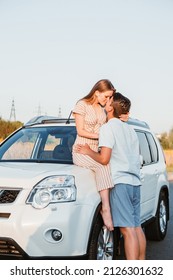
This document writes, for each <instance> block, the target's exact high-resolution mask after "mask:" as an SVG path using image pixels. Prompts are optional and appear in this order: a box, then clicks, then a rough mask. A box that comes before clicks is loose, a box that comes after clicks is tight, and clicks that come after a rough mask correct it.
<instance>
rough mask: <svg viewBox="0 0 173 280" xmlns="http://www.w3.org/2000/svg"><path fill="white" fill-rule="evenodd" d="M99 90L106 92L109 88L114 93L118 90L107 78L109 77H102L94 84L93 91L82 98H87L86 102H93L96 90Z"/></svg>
mask: <svg viewBox="0 0 173 280" xmlns="http://www.w3.org/2000/svg"><path fill="white" fill-rule="evenodd" d="M97 90H98V91H99V92H104V91H108V90H112V91H113V93H114V92H116V89H115V88H114V86H113V84H112V83H111V82H110V81H109V80H107V79H102V80H100V81H98V82H97V83H96V84H95V85H94V86H93V88H92V89H91V91H90V92H89V93H88V94H87V95H86V96H84V97H83V98H82V100H85V101H86V102H88V103H91V104H92V103H93V102H94V98H95V96H94V93H95V92H96V91H97Z"/></svg>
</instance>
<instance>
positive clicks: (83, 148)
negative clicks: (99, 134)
mask: <svg viewBox="0 0 173 280" xmlns="http://www.w3.org/2000/svg"><path fill="white" fill-rule="evenodd" d="M90 151H91V149H90V147H89V145H88V144H85V145H80V144H78V145H76V147H75V152H76V153H79V154H83V155H89V154H90Z"/></svg>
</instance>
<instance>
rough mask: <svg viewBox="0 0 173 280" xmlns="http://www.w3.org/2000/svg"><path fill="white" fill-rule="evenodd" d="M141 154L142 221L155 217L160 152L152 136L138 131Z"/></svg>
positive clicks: (146, 132)
mask: <svg viewBox="0 0 173 280" xmlns="http://www.w3.org/2000/svg"><path fill="white" fill-rule="evenodd" d="M136 132H137V135H138V139H139V145H140V154H141V155H142V157H143V166H142V168H141V183H142V187H141V221H142V222H144V221H145V220H146V219H149V218H151V217H152V216H153V210H154V205H155V197H156V190H157V180H158V150H157V146H156V143H155V140H154V138H153V136H152V134H151V133H150V132H148V131H142V130H141V131H140V130H137V131H136Z"/></svg>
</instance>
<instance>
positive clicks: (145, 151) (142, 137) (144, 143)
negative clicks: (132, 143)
mask: <svg viewBox="0 0 173 280" xmlns="http://www.w3.org/2000/svg"><path fill="white" fill-rule="evenodd" d="M136 133H137V136H138V139H139V145H140V154H141V155H142V156H143V164H144V165H147V164H150V163H151V162H152V159H151V152H150V147H149V142H148V140H147V137H146V134H145V133H144V132H141V131H136Z"/></svg>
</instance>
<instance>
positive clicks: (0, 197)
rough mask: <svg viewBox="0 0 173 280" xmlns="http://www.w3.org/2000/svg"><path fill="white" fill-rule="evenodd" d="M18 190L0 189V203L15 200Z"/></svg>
mask: <svg viewBox="0 0 173 280" xmlns="http://www.w3.org/2000/svg"><path fill="white" fill-rule="evenodd" d="M19 192H20V190H2V189H1V190H0V203H12V202H14V201H15V199H16V198H17V196H18V194H19Z"/></svg>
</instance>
